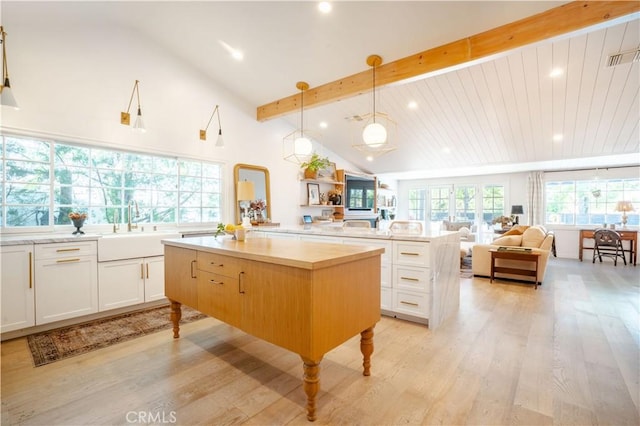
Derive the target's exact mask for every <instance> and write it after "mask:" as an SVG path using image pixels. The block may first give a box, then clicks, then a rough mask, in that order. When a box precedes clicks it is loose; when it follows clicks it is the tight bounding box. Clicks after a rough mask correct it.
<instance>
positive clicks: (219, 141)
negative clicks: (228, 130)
mask: <svg viewBox="0 0 640 426" xmlns="http://www.w3.org/2000/svg"><path fill="white" fill-rule="evenodd" d="M216 147H218V148H222V147H224V139H222V129H218V139H216Z"/></svg>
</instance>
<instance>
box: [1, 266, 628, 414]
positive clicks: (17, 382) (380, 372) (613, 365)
mask: <svg viewBox="0 0 640 426" xmlns="http://www.w3.org/2000/svg"><path fill="white" fill-rule="evenodd" d="M605 262H606V261H605ZM461 287H462V291H461V304H460V310H459V313H458V315H457V316H456V317H455V318H453V319H452V320H451V321H449V322H447V323H446V324H445V325H443V326H442V327H441V328H439V329H438V330H436V331H431V330H429V329H427V328H426V327H424V326H422V325H417V324H413V323H410V322H406V321H402V320H397V319H392V318H387V317H383V319H382V320H381V321H380V323H378V325H377V326H376V329H375V332H376V334H375V338H374V339H375V351H374V354H373V358H372V370H371V371H372V375H371V376H370V377H363V376H362V373H361V371H362V368H361V365H360V364H361V362H362V357H361V354H360V349H359V341H358V339H357V338H354V339H351V340H350V341H348V342H346V343H345V344H343V345H342V346H340V347H338V348H336V349H335V350H334V351H332V352H330V353H329V354H327V355H326V357H325V359H324V360H323V362H322V364H321V369H322V370H321V376H320V377H321V391H320V393H319V395H318V420H317V421H316V422H315V424H349V425H351V424H361V425H398V424H451V425H460V424H481V425H502V424H503V425H516V424H517V425H547V424H549V425H551V424H562V425H569V424H575V425H588V424H600V425H638V424H640V417H639V407H640V383H639V382H640V367H639V364H640V352H639V345H640V319H639V318H640V316H639V312H640V267H633V266H622V265H618V266H617V267H614V266H613V264H612V263H604V264H602V265H600V264H596V265H593V264H591V263H590V262H583V263H581V262H578V261H576V260H566V259H550V264H549V267H548V269H547V275H546V277H545V282H544V283H543V285H542V286H541V287H539V288H538V290H537V291H536V290H534V289H533V288H532V287H531V286H530V285H525V284H518V283H514V282H506V281H500V280H498V281H495V282H494V283H493V284H489V280H488V279H484V278H474V279H463V280H461ZM1 349H2V358H1V359H2V377H1V379H2V395H1V396H2V425H15V424H35V425H93V424H127V423H136V424H141V423H142V424H144V423H155V424H162V423H163V422H164V424H169V423H175V424H180V425H192V424H205V425H222V424H249V425H280V424H309V422H307V420H306V417H305V397H304V393H303V391H302V387H301V376H302V363H301V360H300V358H299V357H298V356H297V355H295V354H293V353H291V352H288V351H286V350H284V349H280V348H278V347H275V346H273V345H270V344H268V343H265V342H262V341H260V340H258V339H255V338H253V337H251V336H248V335H246V334H244V333H242V332H240V331H237V330H235V329H233V328H231V327H229V326H227V325H225V324H223V323H220V322H219V321H216V320H214V319H205V320H201V321H198V322H195V323H192V324H187V325H185V326H183V327H182V331H181V338H180V339H177V340H174V339H172V335H171V331H170V330H168V331H165V332H160V333H156V334H153V335H150V336H146V337H142V338H139V339H136V340H133V341H130V342H126V343H121V344H118V345H114V346H111V347H109V348H106V349H102V350H98V351H94V352H92V353H89V354H85V355H81V356H78V357H74V358H70V359H67V360H64V361H59V362H56V363H53V364H50V365H46V366H43V367H38V368H34V367H33V364H32V360H31V357H30V355H29V353H28V349H27V345H26V340H25V339H24V338H20V339H15V340H12V341H8V342H4V343H2V346H1ZM150 420H152V421H150Z"/></svg>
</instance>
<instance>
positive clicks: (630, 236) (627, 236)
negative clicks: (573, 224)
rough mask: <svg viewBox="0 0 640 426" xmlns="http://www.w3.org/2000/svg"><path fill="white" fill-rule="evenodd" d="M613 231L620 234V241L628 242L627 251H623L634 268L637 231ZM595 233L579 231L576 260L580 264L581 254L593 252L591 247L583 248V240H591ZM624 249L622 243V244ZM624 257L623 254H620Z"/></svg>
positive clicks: (592, 230)
mask: <svg viewBox="0 0 640 426" xmlns="http://www.w3.org/2000/svg"><path fill="white" fill-rule="evenodd" d="M614 231H616V232H618V234H620V238H621V239H622V241H629V250H624V251H625V252H627V251H628V252H629V263H632V261H633V266H636V262H637V260H638V231H637V230H629V229H614ZM595 232H596V230H595V229H581V230H580V242H579V249H578V250H579V251H578V259H580V261H581V262H582V252H583V251H584V250H593V246H591V247H585V246H584V239H585V238H588V239H590V240H593V234H594V233H595ZM623 247H624V243H623ZM622 255H623V256H624V253H622Z"/></svg>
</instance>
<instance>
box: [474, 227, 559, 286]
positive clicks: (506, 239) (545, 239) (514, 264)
mask: <svg viewBox="0 0 640 426" xmlns="http://www.w3.org/2000/svg"><path fill="white" fill-rule="evenodd" d="M553 239H554V235H553V232H547V230H546V229H545V228H544V227H543V226H519V227H518V228H516V229H512V230H510V231H509V233H508V234H504V235H503V236H502V237H500V238H498V239H496V240H494V241H493V242H492V243H491V244H476V245H474V246H473V257H472V262H471V264H472V266H471V268H472V272H473V275H477V276H483V277H488V276H490V275H491V252H490V250H492V249H497V248H498V247H514V246H515V247H527V248H531V250H532V251H535V252H539V253H540V259H539V261H538V262H539V264H538V277H537V278H538V279H537V281H538V282H539V283H541V282H542V281H543V280H544V274H545V271H546V269H547V261H548V259H549V254H550V253H551V249H552V246H553ZM496 266H502V267H507V268H509V267H511V268H517V269H529V270H534V269H535V265H534V264H533V263H532V262H522V261H517V260H509V259H496ZM497 276H499V277H501V278H513V279H517V280H522V279H523V278H522V276H520V275H510V274H499V275H497Z"/></svg>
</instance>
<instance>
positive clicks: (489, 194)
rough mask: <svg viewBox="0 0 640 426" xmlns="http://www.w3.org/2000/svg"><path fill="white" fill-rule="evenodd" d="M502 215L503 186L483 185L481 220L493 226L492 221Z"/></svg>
mask: <svg viewBox="0 0 640 426" xmlns="http://www.w3.org/2000/svg"><path fill="white" fill-rule="evenodd" d="M502 215H504V186H502V185H485V186H484V187H483V188H482V220H483V221H484V222H486V223H487V224H488V225H489V226H493V219H494V218H496V217H498V216H502Z"/></svg>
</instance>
